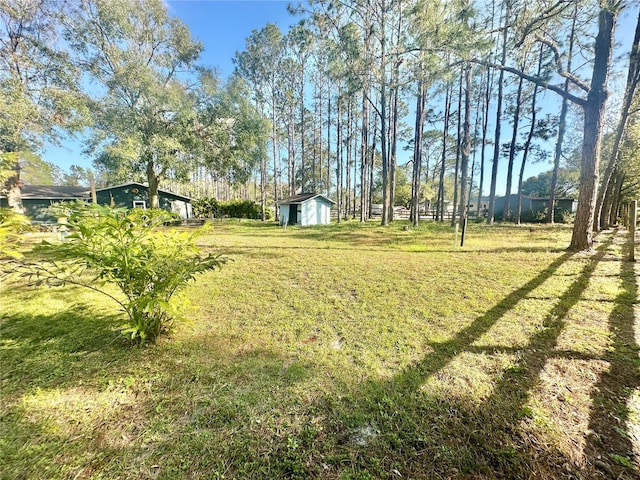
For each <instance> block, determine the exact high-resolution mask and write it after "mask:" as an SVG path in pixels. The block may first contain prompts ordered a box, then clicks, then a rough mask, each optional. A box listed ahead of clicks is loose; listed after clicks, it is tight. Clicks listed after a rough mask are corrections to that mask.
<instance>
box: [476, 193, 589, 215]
mask: <svg viewBox="0 0 640 480" xmlns="http://www.w3.org/2000/svg"><path fill="white" fill-rule="evenodd" d="M506 198H507V197H505V196H502V197H497V196H496V199H495V204H494V211H495V213H496V215H498V216H500V215H502V212H503V211H504V206H505V203H506ZM477 201H478V198H477V197H476V198H475V199H474V198H472V199H471V203H470V204H469V211H471V212H475V211H476V208H477ZM577 205H578V201H577V200H576V199H574V198H556V212H566V213H574V212H575V211H576V208H577ZM548 206H549V198H538V197H529V196H527V195H523V196H522V211H521V213H522V214H523V215H526V214H531V213H543V212H544V211H545V210H546V209H547V208H548ZM488 208H489V197H482V198H481V199H480V212H481V214H484V215H485V216H486V213H487V210H488ZM517 208H518V195H517V194H515V193H513V194H511V196H510V197H509V209H510V210H511V211H512V212H515V211H516V209H517Z"/></svg>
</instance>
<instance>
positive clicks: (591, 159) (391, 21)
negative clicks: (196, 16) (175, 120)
mask: <svg viewBox="0 0 640 480" xmlns="http://www.w3.org/2000/svg"><path fill="white" fill-rule="evenodd" d="M632 6H633V5H632V4H627V3H625V2H620V1H604V0H600V1H580V2H578V1H556V2H549V1H533V2H532V1H519V0H503V1H499V0H486V1H471V0H458V1H437V0H430V1H421V0H415V1H409V0H403V1H400V0H350V1H349V0H340V1H337V0H310V1H307V2H301V3H298V4H296V5H293V6H291V7H290V10H291V12H292V13H293V14H296V15H299V16H300V18H301V21H300V23H299V24H298V25H296V26H294V27H293V28H291V29H290V30H289V32H287V33H286V34H283V33H282V32H281V31H280V30H279V28H278V27H277V26H276V25H273V24H267V25H266V26H265V27H264V28H262V29H260V30H256V31H254V32H252V34H251V36H250V37H249V38H248V39H247V46H246V49H245V50H244V51H242V52H238V53H237V54H236V57H235V62H236V67H237V73H239V74H240V75H241V76H242V77H243V78H244V79H245V80H246V81H247V82H248V83H249V84H250V85H251V87H252V91H253V92H254V97H253V100H254V102H255V104H256V106H257V107H258V108H259V109H260V110H261V111H262V112H264V114H265V116H267V117H269V118H270V120H271V131H270V134H269V144H270V147H271V148H270V157H271V158H270V159H269V162H270V163H271V165H270V166H269V165H267V162H266V161H264V162H263V163H262V165H261V178H262V181H261V182H260V183H261V184H262V185H264V186H265V188H264V189H263V190H262V192H261V193H262V200H263V203H264V202H265V200H266V198H267V195H269V192H268V190H267V189H268V187H267V183H269V182H267V181H266V180H267V177H268V175H269V174H270V175H271V178H270V179H269V180H270V184H271V186H272V187H271V188H272V189H273V191H272V192H271V196H272V197H273V199H275V200H277V199H278V198H281V197H282V196H286V195H291V194H292V193H293V192H295V191H299V190H303V191H320V192H324V193H326V194H329V195H332V196H333V195H335V200H336V201H337V203H338V210H339V211H340V212H341V213H342V214H343V215H345V216H355V215H357V214H359V216H360V218H361V220H366V219H367V218H369V214H370V208H371V199H372V192H373V190H374V189H378V190H379V191H380V192H381V201H382V203H383V208H382V223H383V224H387V223H389V222H390V221H392V220H393V215H394V212H393V206H394V203H395V201H394V200H395V199H396V188H397V175H398V172H399V171H400V170H399V167H401V165H399V163H398V158H399V156H400V153H401V152H400V150H401V149H402V148H405V149H409V150H410V152H409V153H410V154H411V157H410V160H409V162H408V165H409V166H410V167H411V172H410V177H411V189H412V194H411V202H410V205H411V218H412V220H413V223H414V225H417V224H418V221H419V218H420V214H419V212H420V208H421V205H423V202H425V201H426V202H428V203H429V204H430V206H431V208H432V209H434V210H435V213H436V217H437V218H439V219H443V218H444V214H445V208H446V207H445V205H446V204H447V203H450V204H452V205H453V210H454V211H453V217H454V221H456V220H455V219H456V217H457V219H459V220H463V219H464V218H465V216H466V215H467V214H468V211H469V206H470V205H471V204H474V206H475V209H476V212H475V213H476V214H480V206H481V199H482V198H483V196H484V195H486V194H488V197H489V200H488V206H487V212H486V216H487V222H488V223H490V224H491V223H493V221H494V219H495V218H496V217H500V218H502V219H506V220H514V221H516V222H519V221H520V217H521V213H522V212H521V195H522V191H523V188H522V186H523V183H524V182H525V180H526V179H525V178H524V174H525V171H526V166H527V165H528V164H530V163H531V162H532V161H544V160H547V159H552V160H553V168H552V169H551V170H550V171H549V176H550V185H549V190H548V192H547V193H546V194H547V195H548V196H550V207H549V209H548V221H550V222H553V213H554V205H555V202H556V192H557V191H558V190H559V189H560V185H561V183H562V172H563V170H566V166H567V164H569V163H570V162H569V161H568V160H569V157H575V156H576V153H577V155H578V156H579V158H578V162H577V164H578V169H579V171H580V172H581V178H580V182H579V185H580V189H579V200H578V205H579V206H578V212H577V215H576V221H575V228H574V234H573V238H572V243H571V247H572V248H573V249H576V250H581V249H586V248H590V247H591V245H592V232H593V229H594V228H595V229H600V228H606V227H607V226H608V225H609V223H611V222H612V221H614V220H615V218H616V216H617V211H618V208H619V206H620V204H621V202H622V200H623V198H624V196H625V195H627V196H629V195H635V194H637V162H634V157H633V155H634V151H635V149H636V148H637V140H638V137H637V120H636V119H635V117H634V114H635V113H636V109H637V90H636V85H637V81H638V74H639V72H638V29H636V36H635V38H634V40H633V44H632V49H631V51H630V52H625V56H627V58H629V60H630V62H629V69H628V80H627V84H626V87H625V88H624V92H625V94H624V99H623V102H622V107H621V113H620V115H619V116H618V118H609V119H608V120H609V121H615V122H617V123H618V127H617V129H616V132H615V134H613V133H609V134H607V133H608V132H607V131H606V129H605V125H604V122H605V113H606V111H607V110H606V108H605V105H606V104H605V102H606V100H607V96H608V90H607V88H608V79H609V74H610V72H611V71H612V54H613V50H614V44H613V42H614V34H615V26H616V21H617V18H618V16H619V15H620V14H621V13H622V12H625V11H628V12H631V13H633V9H632V8H631V7H632ZM594 37H595V41H594V40H593V39H594ZM554 96H557V101H556V102H555V103H557V104H559V105H558V106H559V109H558V110H559V112H558V113H555V112H553V111H551V112H550V111H549V107H548V106H547V107H545V105H549V104H550V103H553V102H554V98H553V97H554ZM634 104H635V109H634ZM490 126H491V127H492V129H490V128H489V127H490ZM505 130H506V131H505ZM605 134H607V135H606V137H605ZM603 138H604V139H605V140H606V141H605V142H603ZM282 143H284V144H285V145H282ZM603 149H604V150H603ZM603 152H604V155H605V157H606V158H605V160H606V168H605V171H604V174H603V175H600V158H601V156H602V155H603ZM485 171H487V174H488V175H489V177H490V178H487V179H485V178H484V176H485ZM613 172H616V173H615V174H614V173H613ZM500 173H501V174H502V175H503V176H506V196H505V204H504V209H503V211H501V212H497V211H496V210H495V204H496V203H495V199H496V190H497V186H498V177H499V174H500ZM487 180H488V182H487ZM485 183H489V184H490V187H489V191H488V192H486V191H484V190H483V189H484V185H485ZM514 192H517V193H518V196H517V198H518V200H517V201H516V202H515V203H514V202H512V200H511V199H512V196H511V194H512V193H514ZM472 195H473V196H472ZM476 199H477V200H476Z"/></svg>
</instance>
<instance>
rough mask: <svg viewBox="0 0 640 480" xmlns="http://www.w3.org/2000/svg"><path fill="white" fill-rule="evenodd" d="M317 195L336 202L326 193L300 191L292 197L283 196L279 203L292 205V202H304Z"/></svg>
mask: <svg viewBox="0 0 640 480" xmlns="http://www.w3.org/2000/svg"><path fill="white" fill-rule="evenodd" d="M317 197H321V198H323V199H325V200H326V201H327V202H331V203H336V202H334V201H333V200H331V199H330V198H327V197H325V196H324V195H321V194H319V193H300V194H298V195H294V196H292V197H287V198H283V199H282V200H280V201H279V202H278V205H291V204H298V203H300V204H302V203H305V202H308V201H309V200H312V199H314V198H317Z"/></svg>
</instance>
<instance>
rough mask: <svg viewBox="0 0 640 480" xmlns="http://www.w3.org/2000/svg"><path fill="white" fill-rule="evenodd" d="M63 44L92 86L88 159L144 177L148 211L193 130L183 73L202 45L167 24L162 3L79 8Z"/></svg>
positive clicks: (133, 0)
mask: <svg viewBox="0 0 640 480" xmlns="http://www.w3.org/2000/svg"><path fill="white" fill-rule="evenodd" d="M65 36H66V40H67V41H68V42H69V44H70V45H71V46H72V48H73V49H74V51H75V52H76V58H77V64H78V65H79V66H80V67H81V68H82V69H83V70H84V71H85V72H86V73H87V74H88V75H89V76H90V78H91V79H92V80H93V81H94V82H97V83H98V84H99V85H100V87H101V91H99V93H97V94H96V95H95V97H96V98H95V101H94V102H93V105H92V111H93V112H94V125H93V135H92V139H91V145H90V149H91V150H92V151H97V152H100V151H103V152H105V151H111V153H112V154H117V155H119V156H120V158H121V159H122V160H128V166H129V168H130V169H131V171H132V172H135V173H138V174H142V173H143V172H144V175H146V178H147V181H148V184H149V199H150V206H151V208H158V185H159V182H160V180H161V179H162V178H163V177H165V176H167V175H169V174H170V172H172V171H176V170H177V168H176V167H180V166H181V165H179V163H180V159H179V157H180V154H182V153H184V152H185V151H186V150H187V148H188V144H189V141H190V140H191V139H190V136H191V134H192V132H193V130H194V128H197V125H196V124H195V120H196V118H195V115H194V111H193V104H192V97H191V96H190V95H189V94H188V86H187V83H186V82H185V81H184V80H182V78H181V74H182V73H183V72H184V71H189V70H192V69H193V68H194V67H195V62H196V60H197V59H198V57H199V55H200V52H201V51H202V45H201V44H200V43H199V42H195V41H193V40H192V39H191V35H190V33H189V30H188V29H187V27H186V26H185V25H184V24H183V23H182V22H180V21H179V20H178V19H176V18H172V17H170V16H169V14H168V12H167V8H166V5H165V4H164V2H162V1H161V0H149V1H146V0H144V1H143V0H118V1H107V0H81V1H79V2H77V3H76V4H75V6H74V10H73V22H69V23H68V25H67V31H66V35H65Z"/></svg>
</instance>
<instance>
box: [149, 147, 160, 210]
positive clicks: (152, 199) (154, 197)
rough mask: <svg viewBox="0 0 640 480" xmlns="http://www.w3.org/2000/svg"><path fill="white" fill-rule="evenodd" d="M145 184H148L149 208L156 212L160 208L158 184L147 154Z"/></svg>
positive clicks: (150, 159)
mask: <svg viewBox="0 0 640 480" xmlns="http://www.w3.org/2000/svg"><path fill="white" fill-rule="evenodd" d="M147 182H148V183H149V208H152V209H154V210H157V209H158V208H160V200H159V197H158V184H159V183H160V182H159V180H158V175H157V174H156V171H155V168H154V163H153V158H151V154H147Z"/></svg>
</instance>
